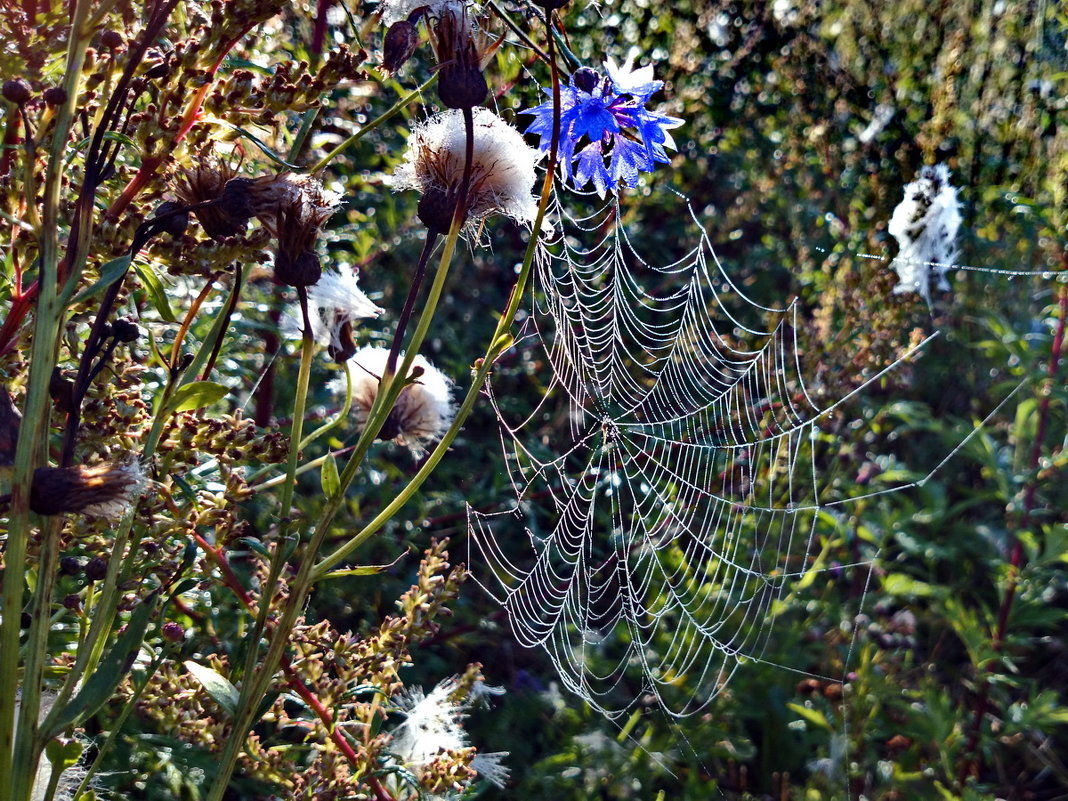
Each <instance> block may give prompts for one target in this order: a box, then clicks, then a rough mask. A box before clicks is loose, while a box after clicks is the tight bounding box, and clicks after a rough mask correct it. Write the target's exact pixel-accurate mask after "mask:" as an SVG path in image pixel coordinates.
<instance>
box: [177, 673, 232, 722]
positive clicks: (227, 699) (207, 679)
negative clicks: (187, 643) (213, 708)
mask: <svg viewBox="0 0 1068 801" xmlns="http://www.w3.org/2000/svg"><path fill="white" fill-rule="evenodd" d="M182 664H183V665H185V669H186V670H188V671H189V672H190V673H192V674H193V678H194V679H196V680H197V681H198V682H200V686H201V687H203V688H204V690H205V692H207V694H208V695H210V696H211V697H212V698H214V699H215V703H217V704H218V705H219V706H220V707H221V708H222V710H223V712H225V713H226V714H227V715H229V716H230V717H231V718H232V717H234V716H235V715H236V714H237V702H238V698H239V697H240V695H241V694H240V693H239V692H238V691H237V688H236V687H235V686H234V685H232V684H231V683H230V682H229V681H228V680H227V679H226V677H225V676H221V675H219V674H218V673H216V672H215V671H214V670H212V669H211V668H210V667H204V665H198V664H197V663H196V662H194V661H193V660H192V659H187V660H186V661H185V662H183V663H182Z"/></svg>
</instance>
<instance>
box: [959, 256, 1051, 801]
mask: <svg viewBox="0 0 1068 801" xmlns="http://www.w3.org/2000/svg"><path fill="white" fill-rule="evenodd" d="M1062 263H1063V265H1064V268H1065V270H1068V251H1066V252H1065V254H1064V255H1063V257H1062ZM1058 311H1059V316H1058V319H1057V330H1056V332H1055V333H1054V335H1053V343H1052V345H1051V347H1050V354H1049V363H1048V364H1047V365H1046V381H1045V384H1046V388H1045V390H1044V391H1043V392H1042V393H1041V397H1040V398H1039V401H1038V410H1037V411H1038V425H1037V426H1036V428H1035V439H1034V442H1033V443H1032V444H1031V458H1030V477H1029V478H1028V480H1027V486H1026V487H1025V488H1024V497H1023V509H1022V511H1021V513H1020V523H1019V526H1017V529H1018V530H1027V529H1029V528H1030V527H1031V513H1032V512H1033V511H1034V508H1035V497H1036V495H1037V493H1038V466H1039V463H1040V462H1041V459H1042V443H1043V441H1044V440H1045V438H1046V428H1047V426H1048V424H1049V405H1050V395H1051V394H1052V393H1051V392H1050V391H1049V390H1050V389H1051V388H1052V386H1053V382H1054V381H1055V380H1056V378H1057V371H1058V369H1059V367H1060V361H1061V353H1062V352H1063V350H1064V331H1065V322H1066V321H1068V286H1066V285H1064V284H1062V285H1061V287H1060V292H1059V295H1058ZM1010 535H1011V536H1012V552H1011V553H1010V555H1009V578H1008V586H1007V587H1006V588H1005V597H1004V598H1003V599H1002V600H1001V608H1000V609H999V610H998V622H997V626H996V628H995V629H994V633H993V636H992V637H991V640H990V644H991V646H992V647H993V649H994V651H995V652H996V653H998V654H1000V653H1001V650H1002V648H1003V647H1004V644H1005V636H1006V635H1007V634H1008V629H1009V616H1010V615H1011V614H1012V606H1013V603H1014V602H1015V600H1016V590H1017V586H1018V582H1019V577H1020V568H1021V567H1022V566H1023V558H1024V551H1023V543H1022V542H1021V541H1020V538H1019V537H1017V536H1015V535H1014V534H1011V529H1010ZM989 672H990V671H989V669H987V670H986V671H985V672H984V675H983V679H982V685H981V686H980V688H979V697H978V699H977V700H976V704H975V720H974V722H973V723H972V730H971V732H970V733H969V735H968V744H967V746H966V747H965V751H964V754H965V760H964V763H963V764H962V765H961V769H960V773H959V775H958V776H957V781H958V783H959V784H960V786H961V787H963V786H964V783H965V782H966V781H967V779H968V777H969V776H975V775H977V774H978V772H979V767H980V764H981V760H982V755H981V754H980V753H979V750H978V749H979V737H980V735H981V734H982V728H983V720H984V719H985V718H986V714H987V712H988V711H989V710H990V677H989V675H988V674H989Z"/></svg>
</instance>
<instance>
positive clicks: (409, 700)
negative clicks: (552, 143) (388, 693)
mask: <svg viewBox="0 0 1068 801" xmlns="http://www.w3.org/2000/svg"><path fill="white" fill-rule="evenodd" d="M456 687H457V682H456V679H445V680H444V681H442V682H440V683H439V684H438V685H437V686H436V687H435V688H434V689H433V690H431V691H430V693H429V694H424V693H423V690H422V688H421V687H412V688H411V689H409V690H407V691H406V692H405V693H404V694H402V695H401V696H399V697H398V698H397V699H396V701H397V705H398V706H399V707H400V709H401V711H403V712H404V713H405V715H406V717H405V719H404V722H402V723H401V724H400V725H399V726H398V727H397V728H396V729H394V730H393V740H392V742H391V743H390V746H389V750H390V751H392V752H393V754H394V755H395V756H396V757H397V758H398V759H400V761H401V762H403V763H404V764H405V765H407V766H408V767H412V768H417V769H418V768H421V767H423V766H425V765H427V764H428V763H429V762H430V761H431V760H432V759H433V758H434V757H436V756H438V755H439V754H440V753H441V752H442V751H458V750H460V749H461V748H466V747H467V733H466V732H465V731H464V728H463V720H464V718H465V717H466V715H465V714H464V711H463V708H462V707H461V706H460V705H459V704H457V703H456V702H455V701H453V700H452V695H453V693H454V692H455V690H456Z"/></svg>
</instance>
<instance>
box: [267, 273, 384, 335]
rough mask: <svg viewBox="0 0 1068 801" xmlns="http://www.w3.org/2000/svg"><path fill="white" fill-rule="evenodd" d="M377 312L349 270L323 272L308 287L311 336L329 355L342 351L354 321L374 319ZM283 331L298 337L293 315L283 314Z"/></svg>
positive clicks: (297, 327)
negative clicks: (284, 319) (325, 348)
mask: <svg viewBox="0 0 1068 801" xmlns="http://www.w3.org/2000/svg"><path fill="white" fill-rule="evenodd" d="M298 313H299V312H298ZM381 313H382V309H381V308H380V307H378V306H376V305H375V304H374V303H373V302H372V301H371V299H370V298H369V297H367V295H365V294H364V293H363V291H362V290H361V289H360V286H359V279H358V277H357V273H356V271H355V270H353V269H351V268H344V269H342V270H340V271H336V272H335V271H329V272H324V273H323V276H322V277H321V278H320V279H319V282H318V283H317V284H314V285H313V286H310V287H308V314H309V317H310V318H311V330H312V337H313V338H314V339H315V341H316V342H317V343H318V344H320V345H322V346H323V347H327V348H330V349H331V351H332V352H338V351H343V350H344V348H345V347H346V345H347V344H348V337H349V336H351V328H352V324H353V323H354V322H355V321H356V320H363V319H366V318H369V317H377V316H378V315H380V314H381ZM286 328H287V330H290V331H291V332H292V333H295V334H297V335H298V336H299V334H300V331H301V322H300V320H299V319H298V318H296V317H295V316H289V315H287V318H286ZM346 331H348V333H346ZM350 353H351V351H350Z"/></svg>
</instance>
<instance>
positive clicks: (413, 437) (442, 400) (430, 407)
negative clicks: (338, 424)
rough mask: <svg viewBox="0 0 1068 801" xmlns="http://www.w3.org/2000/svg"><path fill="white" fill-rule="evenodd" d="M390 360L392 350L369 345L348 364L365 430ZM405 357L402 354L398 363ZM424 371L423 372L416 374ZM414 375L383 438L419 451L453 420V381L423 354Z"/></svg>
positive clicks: (354, 402) (358, 416)
mask: <svg viewBox="0 0 1068 801" xmlns="http://www.w3.org/2000/svg"><path fill="white" fill-rule="evenodd" d="M388 359H389V349H387V348H372V347H366V348H361V349H360V350H358V351H357V352H356V354H355V355H354V356H353V357H352V359H350V360H349V362H348V364H347V367H348V371H349V375H350V376H351V377H352V406H353V409H354V411H355V413H356V419H357V422H358V423H359V426H360V428H361V429H362V428H363V427H364V426H365V425H367V417H368V414H369V412H370V411H371V406H372V405H373V404H374V402H375V398H376V397H378V382H379V380H380V379H381V377H382V373H384V372H385V369H386V361H387V360H388ZM403 359H404V354H403V353H402V354H401V355H400V358H399V359H398V365H399V363H400V362H401V361H402V360H403ZM420 370H421V371H422V372H421V374H419V375H417V376H415V374H416V373H419V371H420ZM410 375H412V376H413V377H414V380H413V381H412V383H410V384H408V386H406V387H405V388H404V389H403V390H402V391H401V394H400V396H399V397H398V398H397V403H396V405H394V407H393V410H392V411H391V412H390V414H389V418H388V419H387V420H386V424H385V425H384V426H383V430H382V431H381V432H380V433H379V438H382V439H390V440H393V441H394V442H396V443H398V444H400V445H406V446H408V447H409V448H410V449H411V450H412V451H413V452H415V453H419V452H420V451H422V450H423V449H424V447H425V446H426V445H427V444H428V443H430V442H433V441H435V440H437V439H440V438H441V436H442V434H444V433H445V431H446V430H448V428H449V425H450V424H451V423H452V418H453V415H454V413H455V411H454V409H453V403H452V393H451V388H452V382H451V381H450V380H449V379H448V378H447V377H446V376H445V374H444V373H442V372H441V371H440V370H438V369H437V368H436V367H434V365H432V364H431V363H430V362H428V361H427V360H426V359H424V358H423V357H422V356H416V357H415V360H414V361H413V362H412V373H410Z"/></svg>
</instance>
